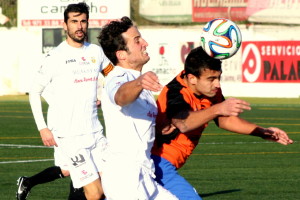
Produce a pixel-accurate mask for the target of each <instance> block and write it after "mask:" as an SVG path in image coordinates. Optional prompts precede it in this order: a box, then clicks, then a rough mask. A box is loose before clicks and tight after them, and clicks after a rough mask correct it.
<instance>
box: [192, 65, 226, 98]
mask: <svg viewBox="0 0 300 200" xmlns="http://www.w3.org/2000/svg"><path fill="white" fill-rule="evenodd" d="M221 73H222V72H221V71H215V70H210V69H204V70H203V71H202V74H201V76H200V77H198V78H197V77H195V79H194V80H193V85H192V89H193V91H194V92H195V93H196V94H197V95H200V94H203V95H205V96H208V97H214V96H215V95H216V93H217V91H218V89H219V88H220V87H221V85H220V79H221Z"/></svg>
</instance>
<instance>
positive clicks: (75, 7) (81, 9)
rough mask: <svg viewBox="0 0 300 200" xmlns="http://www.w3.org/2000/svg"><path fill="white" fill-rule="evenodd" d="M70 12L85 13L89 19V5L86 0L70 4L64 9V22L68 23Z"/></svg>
mask: <svg viewBox="0 0 300 200" xmlns="http://www.w3.org/2000/svg"><path fill="white" fill-rule="evenodd" d="M70 12H77V13H80V14H82V13H84V14H86V19H87V20H89V6H88V5H87V4H86V3H85V2H80V3H77V4H69V5H68V6H67V8H66V9H65V11H64V22H65V23H67V22H68V19H69V13H70Z"/></svg>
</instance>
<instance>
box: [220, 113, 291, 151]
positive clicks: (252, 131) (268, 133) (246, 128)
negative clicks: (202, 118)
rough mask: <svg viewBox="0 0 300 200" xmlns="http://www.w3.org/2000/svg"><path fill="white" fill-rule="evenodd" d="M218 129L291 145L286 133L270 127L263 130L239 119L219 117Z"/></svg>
mask: <svg viewBox="0 0 300 200" xmlns="http://www.w3.org/2000/svg"><path fill="white" fill-rule="evenodd" d="M218 122H219V127H220V128H222V129H225V130H228V131H231V132H235V133H239V134H244V135H253V136H258V137H261V138H263V139H265V140H269V141H273V142H278V143H280V144H283V145H288V144H292V143H293V140H291V139H290V138H289V137H288V135H287V133H286V132H284V131H283V130H280V129H279V128H275V127H270V128H263V127H260V126H258V125H256V124H254V123H251V122H248V121H246V120H244V119H242V118H240V117H235V116H229V117H225V116H224V117H219V118H218Z"/></svg>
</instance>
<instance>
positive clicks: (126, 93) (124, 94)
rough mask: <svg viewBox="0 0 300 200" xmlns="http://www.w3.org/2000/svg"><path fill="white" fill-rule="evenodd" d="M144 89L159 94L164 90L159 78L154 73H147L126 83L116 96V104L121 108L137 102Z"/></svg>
mask: <svg viewBox="0 0 300 200" xmlns="http://www.w3.org/2000/svg"><path fill="white" fill-rule="evenodd" d="M143 89H146V90H150V91H154V92H158V91H160V90H161V89H162V85H161V84H160V83H159V80H158V77H157V75H156V74H155V73H153V72H150V71H149V72H146V73H144V74H143V75H141V76H140V77H138V78H137V79H136V80H133V81H129V82H127V83H124V84H123V85H122V86H120V88H119V89H118V91H117V93H116V95H115V102H116V103H117V104H118V105H119V106H125V105H128V104H130V103H132V102H133V101H135V100H136V99H137V98H138V96H139V95H140V93H141V92H142V90H143Z"/></svg>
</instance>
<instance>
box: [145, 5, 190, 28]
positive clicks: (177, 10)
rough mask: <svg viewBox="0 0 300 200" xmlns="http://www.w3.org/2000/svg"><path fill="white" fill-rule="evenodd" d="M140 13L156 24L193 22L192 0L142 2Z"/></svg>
mask: <svg viewBox="0 0 300 200" xmlns="http://www.w3.org/2000/svg"><path fill="white" fill-rule="evenodd" d="M139 13H140V15H141V16H142V17H144V18H145V19H148V20H150V21H155V22H164V23H166V22H173V23H181V22H191V21H192V0H167V1H166V0H141V1H139Z"/></svg>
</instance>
